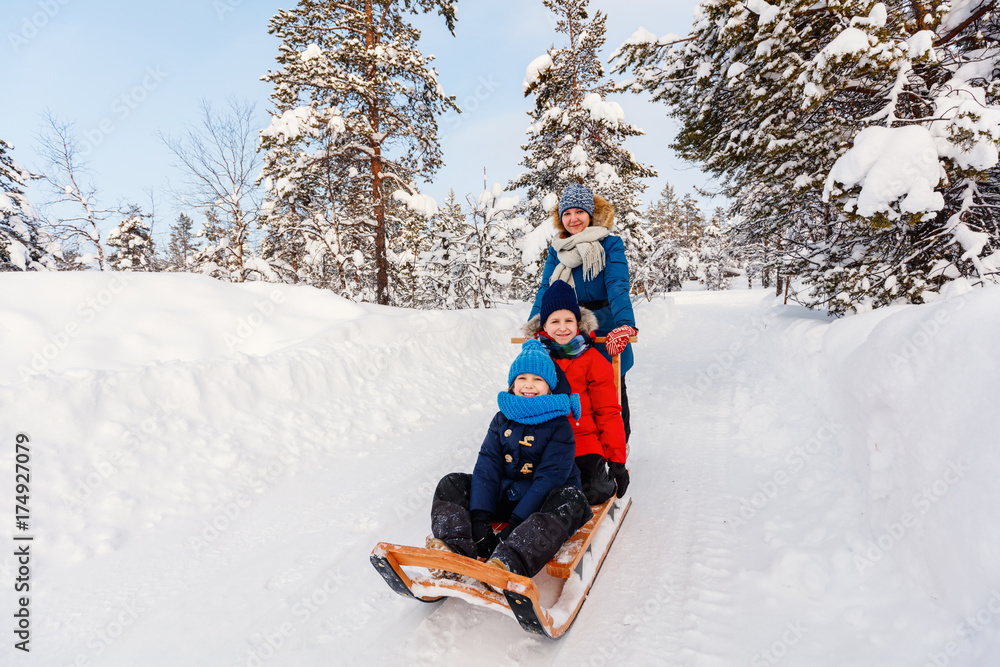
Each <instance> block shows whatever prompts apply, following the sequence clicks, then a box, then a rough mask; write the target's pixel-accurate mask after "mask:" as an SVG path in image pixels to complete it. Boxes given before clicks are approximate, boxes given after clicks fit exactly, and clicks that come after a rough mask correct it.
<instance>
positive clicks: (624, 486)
mask: <svg viewBox="0 0 1000 667" xmlns="http://www.w3.org/2000/svg"><path fill="white" fill-rule="evenodd" d="M608 467H610V468H611V476H612V477H614V478H615V484H617V485H618V493H617V495H618V497H619V498H621V497H622V496H624V495H625V491H627V490H628V482H629V479H628V469H627V468H626V467H625V464H624V463H615V462H613V461H612V462H611V463H609V464H608Z"/></svg>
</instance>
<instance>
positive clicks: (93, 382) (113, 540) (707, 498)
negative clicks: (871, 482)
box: [0, 277, 992, 667]
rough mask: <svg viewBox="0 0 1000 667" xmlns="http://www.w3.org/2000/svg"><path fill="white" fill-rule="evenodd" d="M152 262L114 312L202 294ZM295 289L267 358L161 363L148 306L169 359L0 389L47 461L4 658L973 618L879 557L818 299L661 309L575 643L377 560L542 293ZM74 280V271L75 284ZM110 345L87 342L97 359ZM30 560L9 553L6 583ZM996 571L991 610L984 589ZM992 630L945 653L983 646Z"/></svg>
mask: <svg viewBox="0 0 1000 667" xmlns="http://www.w3.org/2000/svg"><path fill="white" fill-rule="evenodd" d="M95 280H96V279H95ZM143 280H148V281H149V283H148V285H146V284H141V285H140V287H141V289H136V292H135V294H134V295H132V296H134V298H135V302H134V303H129V302H128V301H126V300H125V299H126V297H129V294H130V293H128V292H126V293H125V294H124V296H122V297H119V298H120V299H121V300H122V303H121V308H122V310H121V313H122V314H121V316H120V317H121V319H118V320H116V319H113V318H112V319H109V320H108V321H107V322H106V323H105V325H104V326H106V329H107V332H108V334H107V335H111V333H114V334H117V333H118V332H119V331H121V330H127V327H128V326H132V325H131V324H126V322H128V323H131V322H132V318H133V313H134V312H135V311H136V309H137V308H141V307H142V306H141V305H140V304H142V303H146V302H148V301H149V299H148V295H149V294H150V293H151V292H152V291H153V288H154V287H155V288H157V289H161V290H163V292H162V293H163V294H164V295H166V294H167V293H169V292H171V291H173V290H174V289H175V287H176V286H180V285H182V284H183V286H184V287H185V288H186V289H191V285H190V284H189V283H188V282H184V283H181V282H179V281H178V280H177V279H176V278H174V279H172V280H171V279H169V278H162V277H151V278H148V279H146V278H144V279H143ZM185 280H187V279H185ZM192 281H193V282H192V284H193V285H195V286H203V287H202V288H203V289H205V290H206V291H211V292H212V294H208V295H206V296H205V297H204V301H205V302H206V303H223V302H232V301H233V299H234V296H236V297H239V298H244V302H243V305H242V306H239V307H241V308H244V309H245V310H242V311H241V310H239V309H237V310H236V311H235V312H236V314H237V315H240V314H241V313H243V314H245V313H246V312H248V311H250V312H253V311H252V309H253V308H255V306H254V303H255V301H254V300H255V299H258V295H259V293H260V292H259V291H258V288H255V287H252V286H251V287H245V288H235V287H232V286H222V285H218V284H216V283H212V282H210V281H207V280H205V279H197V280H193V279H192ZM61 285H62V284H61V283H60V286H61ZM268 289H273V288H268ZM216 290H217V295H215V292H214V291H216ZM52 292H53V293H58V294H63V293H64V292H65V290H56V289H53V290H52ZM284 294H285V295H286V296H285V297H284V299H285V300H281V301H280V305H281V306H282V309H279V310H278V311H277V313H276V314H275V316H274V319H273V320H270V321H268V322H267V323H265V324H264V325H262V326H261V327H260V329H259V331H258V332H257V333H256V334H255V337H250V338H248V339H247V341H246V344H247V345H253V346H256V349H257V350H258V352H257V353H256V354H257V356H253V355H230V356H225V355H222V356H219V355H217V354H216V355H214V356H213V355H211V354H209V353H208V352H205V351H204V350H209V351H211V350H212V349H214V348H212V347H211V345H215V346H219V345H220V344H221V342H220V340H217V339H211V340H209V339H207V338H206V339H205V340H197V339H192V340H191V341H190V342H188V343H185V344H184V345H185V346H186V347H183V349H184V350H187V351H191V354H190V357H191V358H189V359H186V360H185V359H181V360H178V361H170V362H164V363H158V362H157V361H156V360H157V359H158V358H157V357H155V356H150V355H151V353H150V352H148V351H147V350H146V348H143V347H142V346H143V344H144V343H143V341H144V340H146V341H154V342H155V341H156V340H157V339H156V338H155V332H153V331H152V330H151V329H150V330H149V331H146V332H143V333H142V335H139V336H132V337H127V336H126V337H124V338H122V340H128V341H129V345H130V346H131V347H130V348H129V350H130V351H131V353H132V354H133V356H134V357H135V358H136V359H140V360H142V359H150V358H151V359H153V361H151V362H150V361H147V362H145V363H143V364H139V365H136V364H131V365H128V366H127V367H125V368H113V367H103V366H99V365H91V366H83V369H82V370H72V369H69V370H62V369H60V368H58V363H59V362H60V361H61V360H62V359H65V358H69V357H68V356H67V357H60V358H57V359H56V361H55V362H54V364H55V366H54V370H55V371H56V372H55V373H53V374H49V375H44V376H41V377H35V378H32V379H28V380H26V381H23V382H21V383H19V384H2V383H0V423H4V424H11V425H13V426H12V427H13V428H15V429H16V430H18V431H21V430H23V431H26V432H30V433H31V435H32V438H33V442H34V443H36V444H35V445H34V446H35V450H34V451H35V454H34V455H33V456H34V458H33V465H34V466H36V468H35V469H36V470H37V471H39V474H40V476H39V478H38V482H37V485H38V486H37V490H36V491H34V493H33V496H32V511H33V513H34V517H35V518H34V520H33V521H34V523H33V526H34V527H35V528H36V529H37V531H38V532H39V539H38V542H36V552H35V555H34V557H33V558H34V559H33V561H32V563H33V567H35V568H37V569H35V570H34V572H35V573H36V574H35V575H34V576H35V579H33V589H32V594H33V597H32V605H33V609H34V616H33V619H34V620H33V623H34V625H33V629H34V636H33V651H32V654H31V657H30V658H29V659H28V660H23V659H22V658H23V656H21V655H20V654H14V653H13V651H12V650H11V649H10V648H9V647H5V648H4V652H3V653H0V664H14V665H20V664H24V665H31V666H32V667H38V666H44V667H57V666H58V667H62V666H63V665H69V664H81V665H96V666H99V667H131V666H132V665H136V664H143V665H147V666H148V667H168V666H169V667H173V666H175V665H179V664H184V665H206V666H210V667H217V666H220V665H234V666H235V665H246V666H248V667H261V665H265V664H267V665H303V666H306V667H311V666H313V665H315V666H317V667H319V666H323V667H327V666H329V665H331V664H333V665H341V664H342V665H369V664H384V665H435V666H441V665H445V666H447V665H462V666H463V667H464V666H466V665H468V664H470V663H471V662H481V661H483V660H484V659H485V660H487V661H488V662H489V664H494V665H509V666H526V667H533V666H542V665H574V666H576V665H594V666H599V665H629V666H632V665H639V666H642V665H677V666H684V667H716V666H718V667H722V666H729V665H751V667H758V666H760V665H776V664H779V663H781V664H787V665H809V666H810V667H825V666H829V667H835V666H840V665H879V666H880V667H908V666H912V665H924V664H927V662H928V659H929V658H928V656H933V657H934V658H938V657H939V656H943V655H944V653H943V651H945V647H946V646H947V645H948V644H947V642H948V641H949V639H951V638H953V637H954V634H955V627H956V623H957V621H959V620H960V618H958V617H957V616H955V615H953V614H950V613H946V612H945V611H944V610H943V607H940V606H938V605H936V604H934V603H933V602H932V600H931V599H930V597H928V594H927V592H926V591H925V590H922V589H921V587H920V586H914V585H913V582H914V579H913V578H912V577H909V578H908V577H904V576H903V574H902V569H901V568H900V567H899V566H898V564H894V559H893V558H881V557H880V558H878V559H874V560H873V561H872V562H870V563H866V562H864V561H860V562H859V560H858V555H859V554H866V553H870V550H869V545H872V544H873V541H875V540H878V539H881V538H884V537H885V536H884V535H881V536H880V535H878V534H874V535H873V531H872V529H871V528H870V527H869V519H868V516H867V515H866V514H867V513H869V512H870V511H871V500H870V499H869V498H868V497H866V496H865V493H866V491H865V487H866V484H867V483H868V480H860V479H858V478H857V476H856V474H857V473H854V472H852V471H853V470H856V469H858V467H857V466H854V465H851V464H849V462H848V458H849V456H850V455H851V447H849V446H848V443H847V438H848V437H856V435H850V434H849V433H848V431H849V430H850V429H848V428H846V427H845V426H844V425H843V424H839V423H838V422H837V419H836V418H835V417H834V414H835V411H834V410H832V409H831V402H830V398H829V396H828V394H829V391H828V387H827V386H826V384H825V383H826V382H827V378H826V377H825V376H824V373H825V372H827V371H825V370H824V367H823V365H822V363H820V358H821V355H820V354H819V349H820V335H821V334H822V332H823V331H825V330H826V329H827V328H828V327H827V326H826V324H825V322H824V321H822V320H820V319H817V318H816V317H815V316H811V315H809V314H808V313H804V312H802V311H798V310H795V309H778V310H774V309H773V308H771V307H769V306H768V305H767V303H766V301H765V294H764V293H762V292H746V291H734V292H728V293H704V292H682V293H679V294H676V295H672V296H671V297H670V298H668V299H665V300H660V301H658V302H655V303H652V304H640V305H639V306H638V310H637V319H638V321H639V325H640V335H641V342H640V345H639V347H638V348H637V360H638V365H637V366H636V368H635V369H634V370H633V371H632V373H631V374H630V375H629V395H630V400H631V403H632V407H633V415H634V417H633V436H632V441H631V447H632V452H631V454H630V467H631V469H632V473H633V474H632V479H633V481H632V487H631V494H632V498H633V506H632V509H631V511H630V514H629V516H628V518H627V520H626V522H625V524H624V526H623V528H622V530H621V533H620V534H619V537H618V540H617V542H616V544H615V547H614V549H613V550H612V552H611V554H610V556H609V557H608V560H607V561H606V562H605V565H604V568H603V569H602V572H601V575H600V577H599V578H598V580H597V583H596V585H595V587H594V588H593V590H592V591H591V595H590V598H589V600H588V602H587V603H586V604H585V605H584V607H583V610H582V611H581V613H580V615H579V617H578V618H577V621H576V623H575V625H574V626H573V628H572V629H571V630H570V632H569V634H568V635H567V636H566V637H564V638H563V639H562V640H560V641H557V642H554V641H551V640H547V639H543V638H539V637H535V636H531V635H528V634H526V633H524V632H523V631H522V630H521V629H520V627H519V626H518V625H517V623H516V622H515V621H514V620H513V619H511V618H508V617H505V616H502V615H500V614H497V613H496V612H492V611H488V610H484V609H481V608H477V607H472V606H470V605H467V604H465V603H463V602H461V601H459V600H448V601H445V602H442V603H438V604H433V605H425V604H421V603H417V602H414V601H411V600H407V599H404V598H402V597H399V596H397V595H395V594H394V593H392V592H391V591H390V590H389V589H388V587H386V586H385V585H384V583H383V582H382V580H381V578H380V577H379V576H378V575H377V574H376V573H375V572H374V570H373V569H372V568H371V566H370V564H369V562H368V553H369V551H370V550H371V548H372V546H373V545H374V544H375V543H376V542H377V541H380V540H386V541H393V542H400V543H408V544H420V543H421V542H422V541H423V538H424V536H425V535H426V534H427V532H428V530H429V517H428V515H429V508H430V496H431V492H432V490H433V487H434V484H435V483H436V482H437V480H438V479H439V478H440V477H441V476H442V475H444V474H445V473H447V472H450V471H452V470H469V469H471V467H472V465H473V463H474V461H475V454H476V451H477V450H478V447H479V444H480V442H481V439H482V437H483V433H484V432H485V428H486V425H487V424H488V422H489V419H490V418H491V416H492V415H493V413H494V412H495V410H496V408H495V397H496V392H497V391H498V390H499V388H498V387H497V379H498V378H502V377H504V376H505V374H506V370H507V367H508V365H509V363H510V361H511V359H513V357H514V356H515V354H516V349H515V348H514V347H513V346H511V345H510V344H509V343H508V340H509V337H510V335H511V334H512V333H513V332H514V331H515V330H516V329H517V327H518V326H519V323H520V322H521V320H522V318H523V316H524V312H523V309H519V308H510V309H500V310H495V311H481V312H475V313H455V312H451V313H449V312H429V313H413V312H410V311H396V310H392V309H377V308H375V309H371V312H361V313H360V314H359V313H358V312H357V311H359V310H360V311H363V309H360V308H359V307H357V306H354V305H353V304H346V303H342V302H340V301H334V300H332V297H329V296H326V295H323V294H319V293H315V294H314V293H312V292H308V291H303V290H295V289H294V288H286V292H285V293H284ZM79 298H80V297H79V294H72V293H68V292H67V296H66V297H65V302H66V304H67V306H66V307H67V308H69V309H71V308H72V306H73V305H74V303H75V301H76V300H78V299H79ZM161 298H166V297H165V296H164V297H161ZM190 298H191V297H190V296H188V297H187V299H188V300H190ZM25 300H26V303H27V302H29V301H31V300H32V297H31V296H30V294H27V296H25ZM35 300H36V301H37V299H35ZM53 303H55V300H54V299H53V301H52V302H50V303H49V310H52V309H53V308H54V306H53V305H52V304H53ZM276 303H277V301H276ZM331 304H332V305H331ZM115 305H117V302H116V304H115ZM182 305H183V304H182ZM28 309H29V305H25V306H23V307H22V311H23V312H28ZM49 310H46V311H44V312H45V313H46V314H47V316H49V317H51V318H52V321H53V322H54V325H53V326H51V328H52V329H55V330H57V329H58V328H60V327H61V326H62V325H63V320H61V319H60V317H59V316H58V314H57V315H50V314H49ZM110 310H111V307H109V311H110ZM38 312H42V311H38ZM69 312H73V311H72V310H69ZM175 312H178V313H181V314H182V316H185V315H184V313H185V312H186V311H183V308H180V307H178V309H177V310H176V311H175ZM321 313H325V315H323V316H320V314H321ZM33 317H34V318H35V320H34V321H35V324H34V325H33V326H36V328H41V327H43V326H44V325H45V322H44V321H43V320H42V319H41V317H40V316H39V315H37V314H36V315H33ZM110 317H111V316H109V318H110ZM174 317H176V316H174ZM190 317H192V318H195V319H196V318H197V317H198V311H197V310H196V309H193V310H191V315H190ZM218 317H219V318H222V317H223V314H221V313H220V314H219V315H218ZM338 317H339V318H340V319H337V318H338ZM282 318H283V319H282ZM140 321H142V320H140ZM220 321H222V320H220ZM858 321H859V322H861V323H862V324H864V322H865V321H864V320H858ZM271 323H273V325H274V326H273V328H271V329H269V328H268V326H270V324H271ZM301 323H307V324H308V329H307V330H305V331H304V330H303V329H302V324H301ZM100 324H101V323H100V321H97V322H96V323H94V324H93V325H91V326H92V331H94V335H95V337H96V336H97V334H101V335H105V334H104V330H103V329H100V328H99V327H98V325H100ZM144 326H151V325H149V324H148V322H147V324H146V325H144ZM159 326H167V323H166V321H164V323H163V324H160V325H159ZM852 326H853V325H852ZM913 326H916V325H913ZM181 328H182V330H183V332H185V333H191V332H196V331H199V330H198V329H197V326H196V323H194V322H191V323H184V322H182V323H181ZM765 328H768V331H767V333H766V335H763V334H762V331H763V330H764V329H765ZM40 330H41V329H40ZM222 330H225V329H222ZM843 330H844V331H847V332H848V333H850V330H849V329H846V328H845V329H843ZM205 331H208V328H205ZM36 335H42V334H36ZM192 335H193V334H192ZM95 340H96V338H95ZM87 342H88V341H87V340H85V339H83V338H81V339H80V341H79V342H75V345H76V348H74V347H72V346H70V347H69V348H68V351H67V352H66V355H70V354H73V355H80V356H79V359H83V360H84V361H86V359H85V358H84V353H85V352H86V351H87V349H86V348H84V347H83V346H84V344H85V343H87ZM26 349H29V350H30V345H28V346H27V348H26ZM98 349H100V348H98ZM199 354H200V355H201V356H199ZM104 358H105V357H104V356H101V353H98V355H97V356H96V357H93V359H97V360H103V359H104ZM108 358H110V357H108ZM76 363H78V364H82V363H83V362H82V361H77V362H76ZM9 367H10V366H8V368H9ZM854 445H855V446H854V447H853V451H855V452H856V451H857V450H858V447H857V446H856V443H854ZM0 464H2V467H4V469H6V466H7V465H8V464H9V459H4V460H0ZM886 470H889V468H886ZM931 470H932V472H933V474H939V473H938V472H936V469H934V468H932V469H931ZM41 473H44V474H43V475H42V474H41ZM968 475H969V477H970V478H971V477H972V474H971V473H969V474H968ZM927 479H928V481H930V482H933V481H934V480H935V478H934V477H930V478H927ZM981 488H982V487H981V486H976V485H974V484H971V483H970V484H967V485H965V486H963V487H962V488H961V489H958V488H957V487H956V490H955V491H954V492H953V494H952V495H951V496H949V500H950V499H951V498H952V497H954V498H956V499H958V498H960V497H961V494H962V493H969V494H975V493H981V490H980V489H981ZM956 507H959V508H960V507H962V505H956ZM942 516H943V517H949V516H952V515H942ZM928 517H929V518H934V516H933V515H928ZM893 518H894V517H893V516H892V515H890V519H893ZM906 537H907V539H910V538H911V536H910V535H907V536H906ZM919 537H920V535H919V534H917V533H916V532H914V533H913V535H912V538H913V539H914V540H916V539H918V538H919ZM903 553H904V552H903V550H902V549H901V550H900V551H898V552H896V553H895V554H893V556H896V555H901V554H903ZM875 555H879V554H875ZM14 572H15V563H14V561H13V559H12V558H11V556H9V555H5V556H3V557H2V558H0V584H2V585H3V587H4V588H5V589H7V588H9V586H10V582H11V581H12V578H13V573H14ZM926 579H927V578H925V580H922V581H921V583H922V584H923V585H925V586H926ZM980 580H981V583H978V588H976V589H974V590H975V596H974V597H973V599H972V600H971V603H970V606H971V608H972V609H973V610H975V609H976V608H977V607H978V608H986V605H988V604H990V603H991V598H990V588H989V586H990V584H991V582H990V581H989V579H988V577H987V576H986V575H980ZM979 591H982V593H981V594H980V592H979ZM991 613H992V612H991ZM991 618H992V616H991ZM986 629H988V627H987V628H986ZM986 629H984V630H983V631H982V633H981V636H980V637H974V638H973V639H975V640H976V642H978V643H968V644H963V645H962V646H961V652H960V653H961V657H960V658H957V659H955V660H952V659H951V657H954V656H951V655H950V654H949V656H946V657H948V658H949V660H948V662H946V663H944V664H947V665H950V666H951V667H954V666H955V665H962V666H963V667H964V666H969V667H971V666H973V665H978V664H984V663H980V662H978V661H977V656H981V655H982V652H983V651H985V650H988V649H989V645H988V642H989V640H990V638H991V637H992V630H990V632H986ZM979 640H981V641H979ZM977 651H978V653H977ZM11 656H13V659H12V660H8V658H10V657H11ZM938 662H940V660H939V661H938ZM930 664H933V662H932V663H930Z"/></svg>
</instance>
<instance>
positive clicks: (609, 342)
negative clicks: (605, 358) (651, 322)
mask: <svg viewBox="0 0 1000 667" xmlns="http://www.w3.org/2000/svg"><path fill="white" fill-rule="evenodd" d="M637 333H638V332H637V331H636V330H635V329H633V328H632V327H630V326H629V325H627V324H623V325H621V326H620V327H618V328H617V329H613V330H612V331H610V332H609V333H608V335H607V336H605V337H604V349H605V350H607V351H608V354H610V355H611V356H614V355H616V354H621V353H622V352H624V351H625V346H626V345H628V339H629V337H630V336H634V335H636V334H637Z"/></svg>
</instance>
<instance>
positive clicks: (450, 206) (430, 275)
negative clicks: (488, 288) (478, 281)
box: [420, 190, 470, 309]
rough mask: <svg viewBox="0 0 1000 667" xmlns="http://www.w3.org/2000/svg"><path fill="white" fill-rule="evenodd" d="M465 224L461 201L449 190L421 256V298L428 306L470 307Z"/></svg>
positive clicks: (433, 221)
mask: <svg viewBox="0 0 1000 667" xmlns="http://www.w3.org/2000/svg"><path fill="white" fill-rule="evenodd" d="M467 234H468V223H467V222H466V219H465V212H464V211H463V210H462V204H461V202H459V201H458V199H457V197H455V191H454V190H451V191H450V192H449V193H448V197H447V198H446V199H445V201H444V206H443V207H442V208H440V209H439V211H438V214H437V215H435V216H434V217H433V218H432V219H431V221H430V230H429V233H428V236H429V239H428V242H429V247H428V248H427V249H426V250H425V251H424V252H423V253H422V255H421V258H420V275H421V277H422V279H423V280H422V282H421V285H422V286H423V287H424V290H425V292H424V295H423V297H422V299H421V301H422V302H423V303H425V304H426V305H427V306H428V307H430V308H448V309H457V308H466V307H469V303H470V302H469V301H468V300H467V295H468V293H469V277H470V273H469V270H468V266H467V264H466V263H465V257H466V248H465V245H466V240H467Z"/></svg>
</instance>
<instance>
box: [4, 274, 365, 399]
mask: <svg viewBox="0 0 1000 667" xmlns="http://www.w3.org/2000/svg"><path fill="white" fill-rule="evenodd" d="M0 285H2V287H0V289H2V292H3V298H2V300H0V338H2V340H3V345H2V346H0V384H8V385H9V384H13V383H16V382H19V381H21V380H25V379H30V378H32V377H34V376H37V375H43V376H49V375H51V374H53V373H65V372H69V371H72V370H74V369H87V370H101V371H106V370H125V369H135V368H139V367H142V366H147V365H149V364H153V363H167V362H171V361H187V362H194V361H212V360H217V359H221V358H227V357H228V358H233V357H236V356H239V355H244V354H249V355H256V356H264V355H267V354H270V353H272V352H276V351H278V350H280V349H282V348H285V347H288V346H290V345H294V344H295V343H297V342H300V341H302V340H305V339H308V338H313V337H315V336H318V335H321V334H322V333H323V331H324V330H326V329H328V328H330V327H332V326H335V325H337V324H342V323H344V322H347V321H350V320H354V319H357V318H358V317H361V316H363V315H365V314H366V312H367V311H366V310H365V309H364V307H362V306H359V305H357V304H354V303H352V302H350V301H347V300H346V299H343V298H341V297H337V296H334V295H332V294H330V293H329V292H324V291H322V290H318V289H314V288H308V287H291V286H289V285H276V284H272V283H244V284H241V285H233V284H227V283H222V282H219V281H217V280H212V279H211V278H207V277H204V276H199V275H193V274H176V273H173V274H168V273H128V272H123V273H100V272H83V273H55V272H53V273H46V274H35V273H6V274H4V275H3V276H2V277H0Z"/></svg>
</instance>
